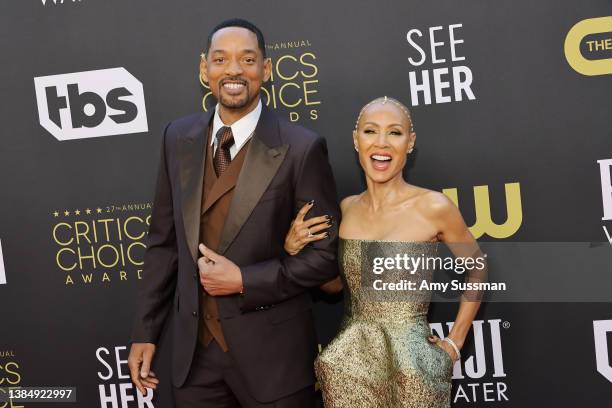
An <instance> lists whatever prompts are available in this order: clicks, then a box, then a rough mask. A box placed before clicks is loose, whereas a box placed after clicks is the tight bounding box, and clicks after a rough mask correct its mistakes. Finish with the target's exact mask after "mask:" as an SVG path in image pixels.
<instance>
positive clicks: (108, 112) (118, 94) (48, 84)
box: [34, 68, 149, 140]
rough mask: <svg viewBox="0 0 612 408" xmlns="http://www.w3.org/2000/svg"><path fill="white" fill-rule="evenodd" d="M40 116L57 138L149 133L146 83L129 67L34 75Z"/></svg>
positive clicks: (70, 138) (72, 138)
mask: <svg viewBox="0 0 612 408" xmlns="http://www.w3.org/2000/svg"><path fill="white" fill-rule="evenodd" d="M34 87H35V89H36V101H37V104H38V118H39V120H40V124H41V126H42V127H44V128H45V129H47V130H48V131H49V133H51V134H52V135H53V136H54V137H55V138H56V139H57V140H74V139H84V138H89V137H100V136H111V135H119V134H127V133H138V132H147V131H148V130H149V127H148V125H147V112H146V109H145V101H144V92H143V89H142V83H141V82H140V81H139V80H138V79H136V78H134V76H133V75H132V74H130V73H129V72H128V71H127V70H126V69H125V68H110V69H100V70H96V71H84V72H75V73H71V74H61V75H50V76H44V77H36V78H34Z"/></svg>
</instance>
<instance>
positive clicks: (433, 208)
mask: <svg viewBox="0 0 612 408" xmlns="http://www.w3.org/2000/svg"><path fill="white" fill-rule="evenodd" d="M417 194H418V195H417V196H416V199H417V201H416V206H417V207H418V208H419V209H420V210H422V211H423V213H425V214H428V215H432V216H436V215H441V214H443V213H445V212H447V211H449V210H452V209H453V208H454V207H455V203H453V202H452V201H451V199H450V198H448V197H447V196H446V195H445V194H444V193H441V192H439V191H435V190H430V189H428V188H423V187H418V193H417Z"/></svg>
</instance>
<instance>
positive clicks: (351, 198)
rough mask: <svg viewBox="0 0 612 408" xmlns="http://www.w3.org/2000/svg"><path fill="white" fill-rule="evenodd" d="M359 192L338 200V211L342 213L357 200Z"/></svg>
mask: <svg viewBox="0 0 612 408" xmlns="http://www.w3.org/2000/svg"><path fill="white" fill-rule="evenodd" d="M360 196H361V194H355V195H350V196H348V197H344V198H343V199H342V201H340V211H342V214H344V213H345V212H346V211H347V210H348V209H349V208H350V207H351V206H352V205H353V204H355V202H357V200H358V199H359V197H360Z"/></svg>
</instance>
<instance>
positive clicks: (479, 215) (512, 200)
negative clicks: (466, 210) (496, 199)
mask: <svg viewBox="0 0 612 408" xmlns="http://www.w3.org/2000/svg"><path fill="white" fill-rule="evenodd" d="M504 187H505V192H506V213H507V218H506V221H505V222H504V223H503V224H496V223H495V222H493V220H492V219H491V203H490V201H489V186H486V185H485V186H474V204H475V213H476V221H475V222H474V225H472V226H471V227H469V229H470V232H471V233H472V235H474V238H477V239H478V238H480V237H481V236H483V235H484V234H487V235H489V236H490V237H492V238H508V237H510V236H512V235H513V234H514V233H516V231H518V229H519V228H520V226H521V224H522V223H523V207H522V203H521V187H520V183H505V185H504ZM442 193H444V194H445V195H446V196H447V197H448V198H450V199H451V201H452V202H453V203H455V205H456V206H457V207H459V198H458V196H457V189H456V188H445V189H444V190H442Z"/></svg>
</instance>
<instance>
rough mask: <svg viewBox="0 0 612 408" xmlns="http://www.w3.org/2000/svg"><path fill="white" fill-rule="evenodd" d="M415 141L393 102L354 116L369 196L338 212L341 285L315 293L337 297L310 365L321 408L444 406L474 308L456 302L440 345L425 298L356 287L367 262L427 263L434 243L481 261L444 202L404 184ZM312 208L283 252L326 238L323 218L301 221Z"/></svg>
mask: <svg viewBox="0 0 612 408" xmlns="http://www.w3.org/2000/svg"><path fill="white" fill-rule="evenodd" d="M415 140H416V134H415V132H414V130H413V126H412V118H411V116H410V112H409V110H408V109H407V108H406V106H404V105H403V104H402V103H400V102H398V101H397V100H395V99H392V98H388V97H383V98H377V99H375V100H373V101H372V102H370V103H368V104H367V105H366V106H364V107H363V109H362V110H361V112H360V113H359V116H358V118H357V122H356V124H355V129H354V131H353V142H354V145H355V150H356V151H357V152H358V155H359V162H360V164H361V167H362V168H363V171H364V173H365V178H366V183H367V190H366V191H364V192H362V193H361V194H358V195H354V196H349V197H347V198H345V199H344V200H342V202H341V204H340V207H341V209H342V221H341V223H340V229H339V235H340V243H339V249H338V250H339V254H338V261H339V263H340V269H341V278H342V279H340V277H339V278H337V279H336V280H334V281H331V282H329V283H327V284H325V285H324V286H323V287H322V289H323V290H325V291H327V292H337V291H340V290H342V288H343V287H344V288H345V317H344V319H343V322H342V325H341V329H340V331H339V333H338V334H337V336H336V337H335V338H334V339H333V340H332V341H331V342H330V343H329V345H327V347H326V348H325V349H324V350H323V351H322V353H321V354H320V355H319V357H318V358H317V360H316V361H315V372H316V374H317V378H318V379H319V383H320V385H321V390H322V393H323V400H324V403H325V406H326V407H327V408H338V407H341V408H349V407H350V408H354V407H364V408H365V407H367V408H375V407H389V408H395V407H419V408H421V407H449V406H450V392H451V377H452V367H453V364H454V363H455V361H456V360H458V359H459V358H460V351H459V350H460V349H461V347H462V346H463V343H464V340H465V338H466V335H467V333H468V331H469V329H470V327H471V325H472V320H473V319H474V317H475V315H476V312H477V310H478V307H479V305H480V303H479V301H469V300H467V299H462V301H461V303H460V306H459V310H458V313H457V316H456V319H455V322H454V324H453V326H452V330H451V331H450V333H449V335H448V336H446V338H444V339H440V338H438V337H436V336H432V335H431V332H430V329H429V324H428V322H427V311H428V308H429V297H428V296H427V295H426V296H422V293H421V294H418V293H416V292H411V291H400V290H395V291H387V292H386V293H385V294H384V299H383V298H381V297H380V296H377V295H379V294H373V293H372V291H371V290H365V289H364V286H363V282H364V281H363V279H364V277H366V276H370V275H368V274H371V272H372V268H371V261H372V259H373V257H375V256H378V257H380V256H383V257H391V258H393V257H395V255H396V254H402V255H403V254H407V255H408V256H414V257H419V256H423V255H424V256H430V257H433V256H436V254H437V250H438V243H439V242H443V243H446V244H448V245H449V248H450V249H451V251H452V252H453V254H454V255H455V256H458V257H459V256H473V255H474V254H475V253H478V251H479V248H478V245H477V243H476V241H475V240H474V237H473V236H472V234H471V233H470V232H469V230H468V228H467V226H466V224H465V222H464V220H463V218H462V216H461V214H460V212H459V210H458V208H457V207H456V206H455V205H454V204H453V202H452V201H450V200H449V199H448V198H447V197H446V196H445V195H443V194H442V193H439V192H436V191H433V190H428V189H425V188H421V187H417V186H415V185H411V184H408V183H407V182H406V181H405V180H404V177H403V175H402V170H403V168H404V166H405V164H406V160H407V155H409V154H410V153H411V152H412V150H413V147H414V144H415ZM321 182H325V181H324V180H322V181H321ZM313 205H316V203H314V204H313V203H309V204H306V205H305V206H304V207H303V208H302V209H301V210H300V212H299V214H298V215H297V217H296V219H295V220H294V222H293V224H292V227H291V229H290V231H289V232H288V234H287V237H286V241H285V249H286V251H287V252H288V253H289V254H291V255H295V254H296V253H298V252H299V251H301V250H302V249H303V248H304V246H305V245H307V244H308V243H309V242H312V241H314V240H318V239H324V238H325V236H326V233H325V229H326V228H328V226H329V222H328V221H327V220H326V218H324V217H316V218H311V219H307V220H305V219H304V217H305V215H306V214H307V212H308V210H310V208H312V206H313ZM453 244H459V245H455V246H454V247H453ZM413 276H414V277H419V278H422V279H427V280H431V278H432V273H431V271H427V270H425V269H423V270H418V271H415V272H414V275H413ZM387 277H389V276H387ZM391 278H393V275H391Z"/></svg>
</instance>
